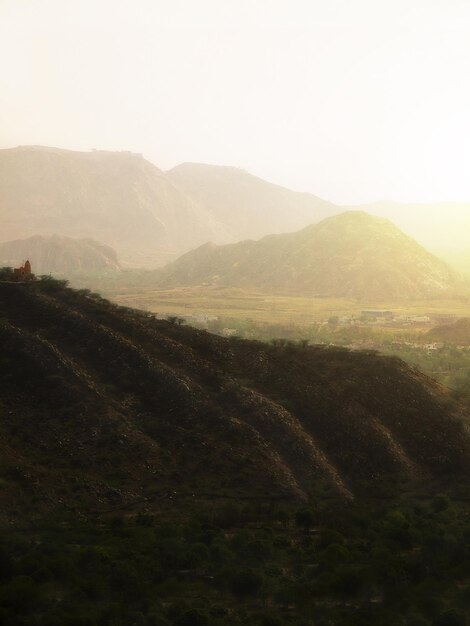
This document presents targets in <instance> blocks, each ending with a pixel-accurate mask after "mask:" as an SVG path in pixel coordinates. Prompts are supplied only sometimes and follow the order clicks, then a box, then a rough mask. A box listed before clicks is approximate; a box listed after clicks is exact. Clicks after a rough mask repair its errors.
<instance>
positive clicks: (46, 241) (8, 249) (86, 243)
mask: <svg viewBox="0 0 470 626" xmlns="http://www.w3.org/2000/svg"><path fill="white" fill-rule="evenodd" d="M26 259H29V261H30V262H31V263H32V266H33V271H34V273H36V274H49V273H56V274H69V273H71V272H76V271H83V272H102V271H107V270H111V271H119V269H120V265H119V261H118V258H117V255H116V252H115V251H114V250H113V249H112V248H110V247H109V246H105V245H103V244H101V243H98V242H97V241H94V240H93V239H72V238H71V237H60V236H59V235H53V236H51V237H41V236H40V235H38V236H36V237H28V238H27V239H17V240H16V241H5V242H3V243H0V265H1V266H15V267H16V266H18V265H19V264H21V263H24V261H25V260H26Z"/></svg>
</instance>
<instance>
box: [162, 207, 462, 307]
mask: <svg viewBox="0 0 470 626" xmlns="http://www.w3.org/2000/svg"><path fill="white" fill-rule="evenodd" d="M154 284H155V285H156V286H158V287H164V288H168V287H181V286H192V285H213V286H218V287H241V288H244V289H247V290H261V291H264V292H268V293H293V294H299V295H304V296H321V297H352V298H359V299H364V300H369V301H373V300H379V301H384V300H390V299H406V298H426V297H433V296H436V295H443V294H446V293H447V294H448V293H452V291H453V290H454V291H455V290H456V289H458V288H462V284H461V283H460V281H459V278H458V276H457V274H456V273H455V272H454V271H453V270H452V269H451V268H450V267H449V266H448V265H447V264H446V263H444V262H443V261H441V260H440V259H438V258H437V257H435V256H434V255H432V254H431V253H429V252H428V251H427V250H425V249H424V248H423V247H422V246H420V245H419V244H417V243H416V242H415V241H414V240H413V239H411V238H410V237H408V236H407V235H405V234H404V233H402V232H401V231H400V230H399V229H398V228H396V227H395V226H394V225H393V224H392V223H391V222H389V221H388V220H384V219H382V218H377V217H373V216H371V215H369V214H367V213H364V212H362V211H348V212H346V213H342V214H340V215H337V216H334V217H331V218H327V219H325V220H323V221H322V222H320V223H319V224H314V225H311V226H308V227H307V228H304V229H303V230H300V231H298V232H295V233H289V234H285V235H271V236H268V237H265V238H264V239H261V240H259V241H243V242H241V243H238V244H233V245H226V246H215V245H213V244H207V245H204V246H201V247H200V248H198V249H197V250H194V251H192V252H189V253H187V254H185V255H184V256H182V257H181V258H179V259H177V260H176V261H174V262H173V263H170V264H169V265H168V266H166V267H164V268H162V269H161V270H157V271H156V272H155V282H154Z"/></svg>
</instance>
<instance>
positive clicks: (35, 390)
mask: <svg viewBox="0 0 470 626" xmlns="http://www.w3.org/2000/svg"><path fill="white" fill-rule="evenodd" d="M0 322H1V323H0V343H1V346H2V354H1V359H0V376H1V380H2V385H1V387H0V415H1V423H0V448H1V450H2V460H1V463H0V478H1V481H2V483H1V484H2V492H1V496H0V497H1V498H2V500H3V506H2V512H3V513H2V515H3V516H10V517H14V516H15V515H20V514H22V512H23V513H24V511H25V510H27V509H28V507H31V506H33V503H34V507H35V509H36V510H37V511H44V510H47V509H49V508H57V507H67V508H69V509H72V510H82V511H83V510H97V509H109V508H112V507H123V508H126V507H129V506H131V504H132V503H134V502H146V503H147V506H149V507H154V506H160V505H161V503H162V502H163V501H164V500H165V499H166V498H168V497H169V494H173V495H172V497H196V498H200V497H219V498H220V497H225V498H237V497H242V498H243V497H247V498H255V497H256V498H274V499H276V498H294V499H299V498H300V499H302V498H308V497H312V496H314V495H315V494H318V493H322V494H323V495H326V494H329V495H331V496H339V497H341V498H343V497H351V496H352V495H354V494H360V493H367V494H371V493H372V492H373V490H372V487H371V485H373V484H378V483H381V484H382V483H383V482H384V481H385V482H386V483H387V484H390V485H393V484H395V485H398V484H400V483H406V484H408V485H410V484H414V485H416V484H418V483H423V481H424V484H425V485H426V489H427V490H428V491H429V490H432V489H433V485H434V487H436V485H439V488H442V485H443V484H447V483H448V482H449V481H450V482H451V483H452V484H453V485H456V484H458V483H459V482H461V481H465V480H466V479H467V476H468V471H469V470H470V431H469V428H468V425H469V421H468V420H469V417H468V414H467V413H466V411H464V410H463V409H462V408H461V407H459V406H458V405H454V404H452V403H451V402H450V400H449V397H448V395H447V392H446V390H445V389H444V388H442V387H440V386H439V385H438V384H437V383H435V382H434V381H432V380H430V379H428V378H426V377H425V376H424V375H421V374H419V373H417V372H416V371H413V370H411V369H410V368H409V367H408V366H406V365H405V364H404V363H403V362H401V361H399V360H396V359H391V358H386V357H382V356H380V355H376V354H371V353H359V352H355V353H353V352H348V351H346V350H342V349H337V348H331V349H328V348H324V347H316V346H312V347H305V346H303V347H302V346H289V345H287V346H284V347H277V346H268V345H265V344H261V343H257V342H250V341H241V340H235V339H233V340H227V339H223V338H221V337H217V336H213V335H210V334H208V333H206V332H203V331H197V330H194V329H191V328H186V327H184V326H178V325H177V324H173V323H170V322H167V321H161V320H156V319H154V318H152V317H150V316H149V315H148V314H145V313H142V312H136V311H133V310H130V309H124V308H120V307H117V306H116V305H113V304H111V303H108V302H107V301H104V300H101V299H97V298H96V297H92V296H91V295H89V294H88V293H87V292H86V291H85V292H76V291H73V290H71V289H66V288H65V287H63V286H62V285H61V284H60V283H57V282H55V281H51V280H47V281H42V282H41V283H36V284H29V285H15V284H13V283H10V284H9V283H6V282H3V283H0ZM436 488H437V487H436Z"/></svg>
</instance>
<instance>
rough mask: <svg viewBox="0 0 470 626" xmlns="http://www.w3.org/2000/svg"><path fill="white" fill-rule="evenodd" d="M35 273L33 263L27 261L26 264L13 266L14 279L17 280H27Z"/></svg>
mask: <svg viewBox="0 0 470 626" xmlns="http://www.w3.org/2000/svg"><path fill="white" fill-rule="evenodd" d="M32 278H33V274H32V272H31V263H30V262H29V261H26V263H25V264H24V265H21V266H20V267H15V268H13V280H14V281H16V282H25V281H28V280H31V279H32Z"/></svg>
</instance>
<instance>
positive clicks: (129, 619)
mask: <svg viewBox="0 0 470 626" xmlns="http://www.w3.org/2000/svg"><path fill="white" fill-rule="evenodd" d="M468 513H469V510H468V507H467V506H463V505H459V504H456V503H452V502H451V501H449V500H448V499H447V498H445V497H444V496H439V497H435V498H434V499H432V500H430V501H423V502H418V503H415V504H412V503H410V502H406V501H404V502H401V503H384V504H378V503H374V504H373V505H371V504H370V503H368V502H364V501H358V502H356V503H354V504H349V505H346V506H345V505H344V504H343V505H341V504H340V503H329V504H326V503H325V501H319V502H317V503H314V504H312V505H311V506H309V507H305V506H304V507H297V508H293V507H279V506H273V505H264V506H262V505H258V506H255V505H253V504H251V505H242V504H238V505H237V504H229V505H219V506H214V504H213V503H212V504H211V503H209V502H207V503H205V504H200V505H199V506H196V505H195V504H194V503H190V502H189V503H186V504H185V505H184V506H182V507H181V506H180V507H178V506H176V505H174V507H173V508H172V509H168V510H167V511H166V512H165V514H162V513H160V514H159V515H158V516H150V515H139V516H130V517H129V516H121V515H119V514H115V515H113V516H111V517H108V518H106V519H96V518H95V519H82V520H80V521H74V522H71V520H70V519H64V520H62V521H61V523H60V524H59V523H58V522H57V523H52V522H48V523H47V524H44V525H42V526H38V527H30V528H28V529H27V530H24V531H21V530H18V531H12V530H10V531H3V532H2V533H1V535H0V553H1V569H0V616H1V617H0V619H1V623H2V624H4V625H5V626H16V625H17V624H18V625H20V624H28V625H35V626H36V625H37V626H55V625H57V626H71V625H73V626H108V625H109V626H132V625H135V626H225V625H227V626H235V625H237V626H242V625H243V626H288V625H292V626H294V625H295V626H318V625H322V626H333V625H334V626H428V625H429V626H431V625H432V626H464V625H465V624H466V623H467V621H466V618H467V617H468V616H469V610H470V530H469V525H468Z"/></svg>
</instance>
